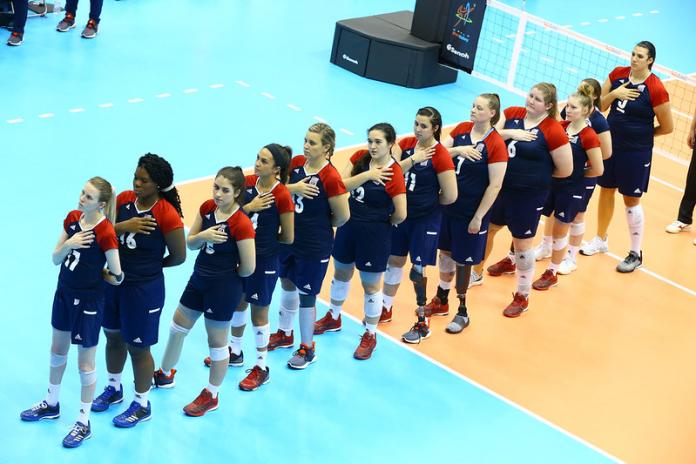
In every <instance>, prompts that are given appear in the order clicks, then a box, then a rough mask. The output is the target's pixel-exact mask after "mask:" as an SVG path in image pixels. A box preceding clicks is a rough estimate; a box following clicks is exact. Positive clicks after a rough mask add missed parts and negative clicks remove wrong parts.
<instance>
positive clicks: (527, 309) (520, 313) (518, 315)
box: [503, 306, 529, 319]
mask: <svg viewBox="0 0 696 464" xmlns="http://www.w3.org/2000/svg"><path fill="white" fill-rule="evenodd" d="M527 311H529V306H527V307H526V308H525V309H523V310H522V311H520V312H519V313H517V314H511V315H507V314H505V313H503V316H505V317H509V318H510V319H514V318H516V317H520V316H521V315H522V313H526V312H527Z"/></svg>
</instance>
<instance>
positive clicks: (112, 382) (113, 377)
mask: <svg viewBox="0 0 696 464" xmlns="http://www.w3.org/2000/svg"><path fill="white" fill-rule="evenodd" d="M107 374H108V376H109V386H110V387H114V388H115V389H116V391H118V390H120V389H121V375H122V374H123V373H122V372H119V373H118V374H113V373H111V372H108V371H107Z"/></svg>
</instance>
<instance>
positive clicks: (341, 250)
mask: <svg viewBox="0 0 696 464" xmlns="http://www.w3.org/2000/svg"><path fill="white" fill-rule="evenodd" d="M391 229H392V226H391V224H389V223H384V222H364V221H353V220H349V221H348V222H347V223H345V224H344V225H343V226H342V227H339V228H338V230H336V238H335V239H334V247H333V252H332V253H331V256H333V257H334V259H335V260H336V261H338V262H341V263H344V264H350V263H355V267H356V268H358V270H359V271H363V272H384V271H386V270H387V261H388V260H389V252H390V250H391V234H392V231H391Z"/></svg>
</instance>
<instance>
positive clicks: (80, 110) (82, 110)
mask: <svg viewBox="0 0 696 464" xmlns="http://www.w3.org/2000/svg"><path fill="white" fill-rule="evenodd" d="M84 111H85V109H84V108H71V109H69V110H68V112H70V113H84Z"/></svg>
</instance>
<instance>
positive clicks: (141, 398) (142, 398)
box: [135, 388, 150, 408]
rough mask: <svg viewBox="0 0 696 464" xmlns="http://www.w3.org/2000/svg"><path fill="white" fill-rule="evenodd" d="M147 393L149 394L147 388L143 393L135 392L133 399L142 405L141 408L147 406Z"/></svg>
mask: <svg viewBox="0 0 696 464" xmlns="http://www.w3.org/2000/svg"><path fill="white" fill-rule="evenodd" d="M149 394H150V389H149V388H148V389H147V391H146V392H145V393H138V392H135V401H137V402H138V404H139V405H140V406H142V407H143V408H147V397H148V396H149Z"/></svg>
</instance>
